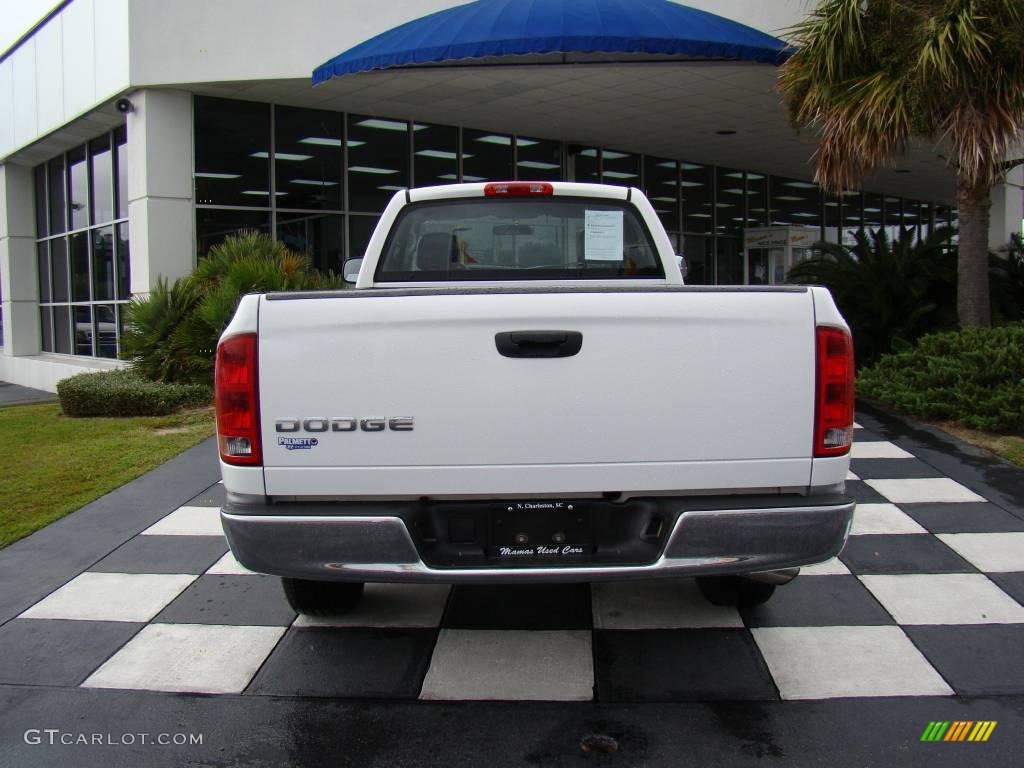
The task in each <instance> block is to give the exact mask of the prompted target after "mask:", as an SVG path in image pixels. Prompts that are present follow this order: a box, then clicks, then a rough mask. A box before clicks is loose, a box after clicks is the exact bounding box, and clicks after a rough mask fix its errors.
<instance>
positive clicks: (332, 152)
mask: <svg viewBox="0 0 1024 768" xmlns="http://www.w3.org/2000/svg"><path fill="white" fill-rule="evenodd" d="M274 132H275V134H276V138H275V143H274V157H275V161H274V167H275V172H276V178H275V184H276V185H277V187H276V191H277V192H278V195H277V205H278V206H280V207H282V208H304V209H312V210H320V209H325V208H326V209H330V210H339V209H340V208H341V201H342V188H341V166H342V147H341V144H342V126H341V115H340V114H338V113H337V112H325V111H322V110H319V109H299V108H297V107H275V113H274ZM303 156H308V159H306V160H301V161H298V160H294V159H293V158H296V157H303Z"/></svg>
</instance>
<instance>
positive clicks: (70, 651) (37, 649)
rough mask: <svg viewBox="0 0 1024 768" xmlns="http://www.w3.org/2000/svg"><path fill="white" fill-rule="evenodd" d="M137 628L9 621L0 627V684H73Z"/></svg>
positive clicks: (111, 623)
mask: <svg viewBox="0 0 1024 768" xmlns="http://www.w3.org/2000/svg"><path fill="white" fill-rule="evenodd" d="M142 627H143V625H142V624H136V623H132V622H126V621H71V620H67V619H12V620H11V621H9V622H7V624H5V625H4V626H3V627H0V682H3V683H23V684H26V685H78V684H79V683H81V682H82V681H83V680H84V679H85V678H86V677H88V676H89V675H91V674H92V673H93V672H94V671H96V669H97V668H98V667H99V666H100V665H101V664H102V663H103V662H105V661H106V660H107V659H109V658H110V657H111V656H113V655H114V653H116V652H117V650H118V649H119V648H120V647H121V646H122V645H124V644H125V643H126V642H128V640H130V639H131V637H132V635H134V634H135V633H136V632H138V631H139V630H140V629H142Z"/></svg>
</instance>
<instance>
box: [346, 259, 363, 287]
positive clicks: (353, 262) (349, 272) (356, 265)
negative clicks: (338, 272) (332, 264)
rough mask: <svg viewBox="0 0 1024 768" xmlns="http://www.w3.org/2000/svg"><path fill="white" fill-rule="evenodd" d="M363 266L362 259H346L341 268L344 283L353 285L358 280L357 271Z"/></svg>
mask: <svg viewBox="0 0 1024 768" xmlns="http://www.w3.org/2000/svg"><path fill="white" fill-rule="evenodd" d="M362 266H363V260H362V259H348V260H347V261H346V262H345V266H344V267H342V277H344V278H345V282H346V283H355V281H356V280H358V279H359V270H360V269H361V268H362Z"/></svg>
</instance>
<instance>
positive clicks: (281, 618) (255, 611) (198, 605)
mask: <svg viewBox="0 0 1024 768" xmlns="http://www.w3.org/2000/svg"><path fill="white" fill-rule="evenodd" d="M294 620H295V611H293V610H292V609H291V606H289V605H288V601H287V599H285V596H284V591H283V590H282V589H281V580H280V579H278V578H277V577H276V576H258V575H251V576H215V575H212V574H211V575H208V576H200V577H199V578H198V579H196V580H195V581H194V582H192V584H191V585H189V587H188V589H186V590H185V591H184V592H182V593H181V594H180V595H178V596H177V597H176V598H175V599H174V600H173V601H172V602H171V604H170V605H168V606H167V607H166V608H164V609H163V610H162V611H161V612H160V613H159V614H158V615H157V617H156V618H155V619H153V621H154V622H161V623H167V624H234V625H241V626H271V627H287V626H288V625H289V624H291V623H292V621H294Z"/></svg>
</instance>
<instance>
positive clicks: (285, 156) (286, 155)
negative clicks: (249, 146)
mask: <svg viewBox="0 0 1024 768" xmlns="http://www.w3.org/2000/svg"><path fill="white" fill-rule="evenodd" d="M249 157H258V158H259V159H260V160H266V159H267V158H268V157H270V153H269V152H253V153H252V154H251V155H249ZM312 157H313V156H312V155H296V154H292V153H291V152H275V153H274V159H275V160H295V161H297V162H298V161H302V160H309V159H311V158H312Z"/></svg>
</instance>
